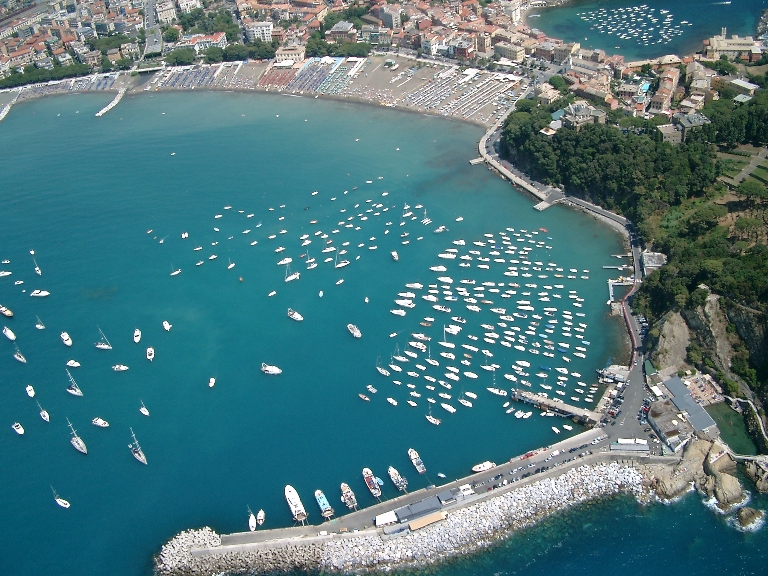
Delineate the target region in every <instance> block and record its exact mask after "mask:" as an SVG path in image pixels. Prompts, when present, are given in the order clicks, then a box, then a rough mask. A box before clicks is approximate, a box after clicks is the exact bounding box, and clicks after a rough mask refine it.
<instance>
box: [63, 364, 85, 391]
mask: <svg viewBox="0 0 768 576" xmlns="http://www.w3.org/2000/svg"><path fill="white" fill-rule="evenodd" d="M65 370H66V368H65ZM66 372H67V377H68V378H69V386H67V392H69V393H70V394H72V396H82V395H83V391H82V390H80V387H79V386H78V385H77V382H75V379H74V378H72V374H70V373H69V370H66Z"/></svg>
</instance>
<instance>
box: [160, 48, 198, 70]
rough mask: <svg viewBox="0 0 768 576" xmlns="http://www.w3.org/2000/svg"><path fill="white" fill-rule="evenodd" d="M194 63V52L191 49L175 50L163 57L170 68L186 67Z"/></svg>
mask: <svg viewBox="0 0 768 576" xmlns="http://www.w3.org/2000/svg"><path fill="white" fill-rule="evenodd" d="M194 61H195V51H194V50H193V49H192V48H176V50H174V51H173V52H170V53H169V54H167V55H166V57H165V62H166V64H168V65H170V66H188V65H189V64H192V63H193V62H194Z"/></svg>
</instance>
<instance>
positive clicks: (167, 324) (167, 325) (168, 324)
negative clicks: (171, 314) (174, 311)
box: [163, 320, 173, 332]
mask: <svg viewBox="0 0 768 576" xmlns="http://www.w3.org/2000/svg"><path fill="white" fill-rule="evenodd" d="M172 327H173V325H172V324H170V323H169V322H168V320H163V328H165V331H166V332H170V331H171V328H172Z"/></svg>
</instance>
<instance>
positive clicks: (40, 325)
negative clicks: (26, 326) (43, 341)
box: [35, 316, 45, 330]
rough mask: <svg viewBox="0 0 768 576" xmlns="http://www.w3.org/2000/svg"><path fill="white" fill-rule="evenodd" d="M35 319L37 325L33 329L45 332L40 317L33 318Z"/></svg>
mask: <svg viewBox="0 0 768 576" xmlns="http://www.w3.org/2000/svg"><path fill="white" fill-rule="evenodd" d="M35 318H37V323H36V324H35V328H37V329H38V330H45V324H43V321H42V320H40V317H39V316H35Z"/></svg>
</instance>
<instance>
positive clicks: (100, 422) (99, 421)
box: [91, 416, 109, 428]
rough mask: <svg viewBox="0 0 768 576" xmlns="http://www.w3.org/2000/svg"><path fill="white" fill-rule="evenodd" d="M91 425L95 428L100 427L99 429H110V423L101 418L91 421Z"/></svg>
mask: <svg viewBox="0 0 768 576" xmlns="http://www.w3.org/2000/svg"><path fill="white" fill-rule="evenodd" d="M91 423H92V424H93V425H94V426H98V427H99V428H109V422H107V421H106V420H104V419H103V418H99V417H98V416H96V418H94V419H93V420H91Z"/></svg>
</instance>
